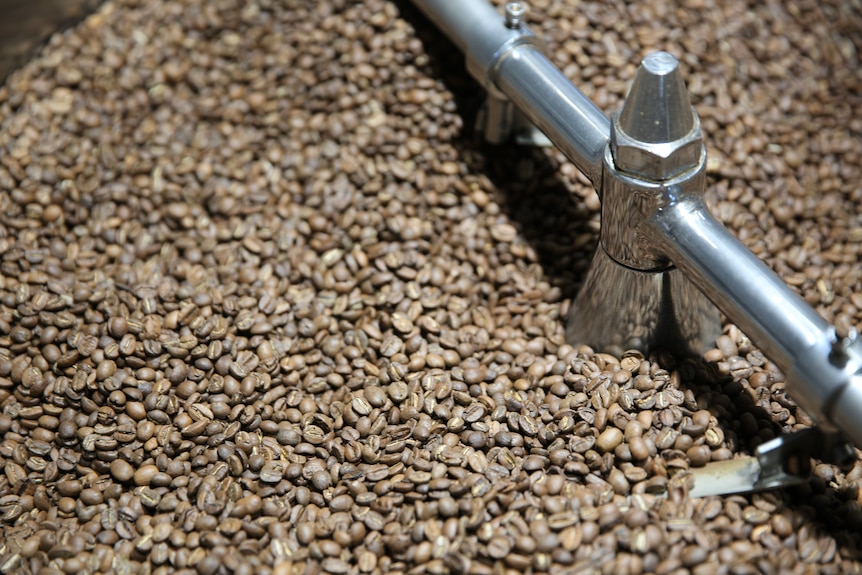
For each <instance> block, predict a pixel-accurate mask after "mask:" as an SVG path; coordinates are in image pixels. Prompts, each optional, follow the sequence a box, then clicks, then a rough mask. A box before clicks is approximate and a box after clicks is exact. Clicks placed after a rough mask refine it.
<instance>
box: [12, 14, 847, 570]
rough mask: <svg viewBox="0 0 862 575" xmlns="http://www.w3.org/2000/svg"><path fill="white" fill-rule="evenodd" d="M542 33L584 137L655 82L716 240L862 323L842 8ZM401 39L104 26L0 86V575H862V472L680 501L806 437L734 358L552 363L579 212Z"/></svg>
mask: <svg viewBox="0 0 862 575" xmlns="http://www.w3.org/2000/svg"><path fill="white" fill-rule="evenodd" d="M77 1H78V0H74V1H72V2H68V3H67V4H69V6H72V5H73V4H75V3H77ZM494 4H495V6H496V7H497V8H498V9H502V4H503V2H501V1H497V0H495V2H494ZM534 4H535V5H532V4H531V6H530V14H529V19H530V26H531V29H533V31H534V32H535V33H536V35H537V36H538V37H540V38H542V40H543V42H545V43H546V44H547V53H548V55H549V57H550V58H551V60H552V61H553V62H554V63H555V64H556V65H557V66H559V67H560V69H561V70H562V73H563V75H564V76H567V77H568V78H569V79H570V80H572V81H573V82H574V84H575V85H577V86H578V87H579V88H580V89H582V90H583V91H584V92H585V94H586V95H587V96H588V97H589V98H591V99H592V100H593V101H594V102H595V103H596V104H597V105H598V107H599V108H600V109H602V110H603V111H605V112H606V113H612V112H613V111H614V110H618V109H619V108H620V106H621V104H622V101H623V98H624V97H625V95H626V91H627V89H628V86H629V85H630V82H631V79H632V74H633V71H634V69H635V66H636V65H637V62H638V60H640V59H641V58H642V57H643V55H644V54H647V53H649V52H651V51H654V50H659V49H662V50H669V51H671V52H673V53H674V54H675V55H676V56H678V57H679V58H680V60H681V61H682V62H683V63H684V64H685V66H684V68H685V70H684V76H685V81H686V84H687V86H688V89H689V92H690V93H691V99H692V103H693V104H694V106H695V108H696V110H697V111H698V113H699V116H700V121H701V125H702V127H703V131H704V136H705V140H706V146H707V149H708V154H709V155H708V158H707V164H706V169H707V173H708V176H709V177H708V180H709V182H708V185H709V188H710V190H709V193H710V195H711V196H712V197H713V200H714V201H713V202H712V203H711V206H712V209H713V210H714V214H715V215H716V217H717V218H718V219H719V220H720V221H721V222H722V223H724V224H725V225H726V226H727V227H728V228H729V229H730V231H731V233H732V234H734V235H735V236H736V237H738V238H740V240H741V241H742V242H743V243H745V244H746V245H747V246H748V247H750V248H751V249H752V250H753V251H754V253H756V254H757V255H758V256H759V257H761V258H762V259H764V260H765V261H766V263H767V264H769V265H770V266H772V267H773V268H774V269H775V270H776V271H777V272H778V273H779V274H780V275H781V276H782V278H783V279H785V280H786V281H787V282H788V283H789V284H790V286H791V289H793V290H796V291H797V292H798V293H800V294H801V295H802V296H803V297H804V298H805V299H806V301H807V302H808V303H809V304H811V305H812V306H813V307H814V308H816V311H817V312H818V313H819V314H821V315H822V316H823V317H824V318H826V319H827V320H828V321H829V322H830V323H832V324H835V325H836V326H837V331H838V333H839V334H848V333H850V331H851V330H852V329H853V327H854V326H858V325H859V324H860V323H862V312H860V310H862V296H860V295H859V294H858V293H855V292H857V291H858V289H859V288H858V286H859V285H862V276H860V274H862V272H861V271H860V270H859V266H858V265H856V263H857V262H858V261H859V256H860V249H862V248H860V246H862V227H860V225H859V222H858V221H857V218H855V216H854V214H856V213H858V207H859V203H860V202H862V195H860V194H859V192H858V190H857V189H856V188H854V186H853V185H851V184H850V182H856V181H858V180H859V176H860V173H862V143H860V142H862V140H860V138H858V137H855V136H858V135H859V134H860V133H862V122H861V121H860V120H859V118H862V103H860V101H859V98H858V97H857V95H858V93H859V90H860V88H862V86H860V75H859V74H858V69H857V68H858V62H857V57H856V53H857V52H858V49H859V44H858V41H856V37H855V36H854V34H853V32H852V31H854V30H858V29H859V28H860V27H862V13H860V11H859V10H858V9H857V8H855V7H854V6H853V5H852V3H850V4H848V3H839V2H834V1H827V2H821V3H817V4H816V5H815V4H814V3H802V4H799V5H793V6H775V5H772V4H770V5H763V6H761V5H754V4H751V3H741V2H738V1H735V0H732V1H729V2H723V3H713V4H709V3H703V2H691V7H692V8H696V9H692V10H666V9H664V8H662V7H661V6H659V5H652V4H650V5H644V6H639V7H638V8H637V10H634V11H633V10H632V9H631V7H629V6H625V5H623V3H620V2H611V3H610V4H608V3H599V2H593V1H588V2H579V3H575V2H574V1H573V0H564V1H562V2H557V3H547V2H536V3H534ZM695 5H696V6H695ZM64 10H65V4H64ZM413 12H414V11H411V10H406V9H404V6H400V5H397V4H396V3H392V2H389V1H387V0H369V1H368V2H362V3H343V2H340V3H339V2H328V1H327V2H319V3H301V2H300V3H293V4H290V5H283V3H272V2H263V1H258V0H253V1H251V2H244V3H243V2H230V1H225V2H215V3H207V5H206V7H205V8H202V7H201V6H200V3H197V2H192V1H190V0H179V1H178V2H173V3H166V2H162V1H161V0H152V1H151V2H132V1H130V0H116V1H114V2H111V3H106V4H104V5H103V6H102V7H101V8H100V9H98V11H96V12H95V13H93V14H91V15H90V16H89V17H86V18H80V19H78V20H75V21H74V22H72V25H71V27H70V28H68V29H67V30H65V31H64V32H63V33H61V34H58V35H55V36H54V37H53V38H52V39H51V40H50V41H49V42H48V44H47V45H46V46H44V48H42V50H41V51H40V52H38V54H36V55H35V56H33V57H32V59H31V60H29V61H28V62H26V63H23V64H22V65H21V67H20V68H19V69H18V70H16V71H14V72H12V73H11V74H10V75H8V77H7V78H6V80H5V83H4V84H3V85H2V87H0V146H2V148H3V150H4V152H3V154H2V160H0V190H2V191H3V193H2V194H0V197H2V202H0V203H2V204H3V209H2V210H0V225H2V229H3V230H9V232H8V233H3V234H0V272H2V273H0V455H2V459H3V461H4V468H3V472H4V477H5V478H6V481H7V483H8V485H9V488H10V489H7V490H6V491H4V492H3V493H4V495H3V496H2V497H0V522H2V523H3V526H4V527H5V528H6V530H7V531H8V532H9V534H10V537H9V544H8V545H7V547H8V552H7V553H6V554H5V555H3V556H2V557H0V571H8V572H17V571H19V570H29V571H33V572H34V573H35V572H40V573H41V572H45V573H48V572H51V573H53V572H55V571H56V572H58V573H59V572H68V573H72V572H82V571H87V570H93V571H100V572H102V571H105V572H106V571H110V570H115V571H118V572H123V573H136V572H147V573H152V574H153V575H164V574H166V573H168V572H172V571H176V572H178V573H183V574H184V575H185V574H186V573H192V572H194V573H202V574H206V573H218V572H221V571H225V572H230V573H235V574H237V575H246V574H252V573H260V574H261V575H273V574H280V575H281V574H286V573H294V572H299V571H301V570H302V569H306V570H309V569H310V570H312V571H314V570H315V569H317V570H321V571H325V572H330V573H342V572H351V571H352V570H355V569H358V570H359V572H361V573H373V572H378V571H379V572H387V571H392V572H398V573H401V572H403V573H413V572H419V571H426V572H429V573H445V572H459V573H461V572H463V573H475V574H483V573H493V572H498V571H506V570H511V571H513V572H527V571H536V572H550V573H555V572H566V571H567V570H571V571H572V572H581V571H585V570H587V571H588V570H590V569H592V570H596V571H601V572H607V573H616V572H620V573H622V572H626V573H629V572H630V573H641V572H666V573H670V572H675V571H680V570H686V569H689V570H692V571H693V572H700V571H704V572H706V571H708V570H709V569H713V570H718V571H722V570H731V571H734V570H736V571H739V570H743V571H744V570H745V569H746V568H748V567H744V565H752V567H750V568H748V569H749V570H751V569H755V570H760V571H765V572H782V571H786V570H788V569H791V568H792V566H793V565H796V564H817V566H818V569H819V570H821V571H823V572H853V571H854V570H859V566H860V565H859V561H858V559H856V558H855V557H854V556H853V555H852V554H850V553H848V552H847V549H850V548H854V547H858V546H860V544H862V541H860V540H859V539H860V536H859V535H858V533H859V530H858V529H857V527H858V526H859V524H860V517H859V516H858V513H857V512H855V511H854V509H855V507H854V506H855V499H856V489H855V487H854V486H855V485H856V483H858V480H859V477H860V475H862V466H859V465H857V466H855V467H853V466H850V467H849V468H837V467H834V466H832V465H829V464H826V463H818V464H816V467H815V473H814V475H815V478H814V480H813V481H812V482H811V483H810V484H806V485H805V486H802V487H800V489H802V490H803V491H804V492H805V493H804V495H805V497H803V498H802V499H805V500H806V501H809V502H810V504H809V505H803V504H801V503H799V502H798V501H795V499H796V498H790V499H786V500H785V499H783V498H780V497H778V496H772V495H769V494H766V495H755V496H749V495H746V496H744V497H739V496H732V495H728V496H722V497H707V498H703V499H700V500H697V499H691V498H690V497H689V498H686V484H685V479H686V477H688V476H687V474H686V473H687V472H686V470H688V469H689V468H692V470H693V471H695V472H696V471H697V468H699V467H701V466H703V465H707V464H709V463H710V462H713V461H722V460H728V459H733V458H736V457H739V456H745V455H750V454H752V453H753V451H754V449H756V448H757V446H758V445H760V444H762V443H763V442H764V441H767V440H769V439H770V438H772V437H775V436H777V435H779V434H783V433H788V432H791V431H793V430H796V429H800V428H804V427H806V426H809V425H811V424H812V423H813V422H812V421H811V420H810V418H809V417H808V416H807V415H806V414H805V413H804V412H803V411H801V410H799V409H798V408H797V406H796V404H795V402H794V401H793V399H792V397H791V395H792V394H789V393H788V392H787V389H786V382H785V376H784V374H781V373H780V372H779V371H778V370H777V368H776V367H775V366H774V365H773V364H772V363H770V361H769V360H770V359H774V358H767V357H766V356H765V355H764V354H763V353H762V352H761V351H760V350H759V349H757V348H756V342H752V341H751V340H749V339H748V338H747V337H746V335H745V334H743V333H742V332H741V331H740V330H739V329H738V328H737V327H736V326H734V325H730V324H728V325H726V326H724V331H723V333H722V335H721V336H720V337H719V338H718V340H717V341H716V342H715V344H716V345H715V347H714V348H713V349H711V350H708V351H707V352H706V354H705V356H704V358H703V359H704V360H705V361H700V360H696V361H694V360H691V359H686V358H682V357H679V358H672V357H671V356H669V355H667V354H664V353H655V354H652V355H650V356H646V357H645V356H644V355H643V354H642V353H640V352H637V351H635V350H619V351H621V354H620V355H619V356H617V355H612V354H607V353H597V352H598V351H600V350H595V349H592V348H589V347H587V344H589V343H591V342H566V341H565V338H564V334H565V325H564V320H565V318H566V317H567V315H568V313H567V312H568V308H569V307H570V306H571V301H572V298H573V297H574V296H575V295H576V290H577V289H578V286H580V285H581V284H582V283H583V278H584V274H585V273H586V270H587V268H588V267H589V262H590V260H591V258H592V255H593V251H594V246H595V245H596V242H597V230H598V227H599V226H598V221H599V213H598V212H599V209H600V207H601V205H600V198H599V195H598V194H596V193H595V191H594V190H593V189H592V188H591V187H590V186H589V185H588V184H587V183H586V181H585V180H584V179H583V177H582V176H581V175H579V174H578V172H577V169H576V168H575V167H574V166H573V165H572V164H571V163H570V162H568V161H565V158H563V156H562V155H560V154H559V153H558V152H553V151H552V152H549V153H542V154H532V153H529V152H527V153H525V152H524V150H522V149H516V148H513V147H507V146H502V147H500V146H498V147H495V148H494V149H493V151H492V150H491V149H490V148H486V147H484V146H480V145H477V141H478V140H477V139H476V137H475V136H476V134H475V130H474V128H473V126H472V125H470V123H467V124H465V119H467V116H466V115H465V114H464V110H469V109H473V107H474V106H475V105H476V103H477V102H479V100H480V99H481V97H482V93H481V91H478V92H477V91H475V90H466V89H464V86H465V84H464V79H465V78H466V77H467V76H466V75H465V74H466V73H465V71H464V67H463V61H464V57H465V56H464V54H462V53H460V52H459V51H458V50H457V49H456V48H454V47H453V46H451V45H446V44H445V43H440V42H433V41H429V40H431V39H434V38H442V37H443V34H442V33H441V31H439V30H437V29H435V28H434V27H433V25H432V24H431V23H430V22H428V21H426V20H424V19H423V18H421V17H418V16H417V15H416V14H414V13H413ZM20 25H21V26H24V22H23V20H22V21H20ZM0 28H2V26H0ZM671 31H682V32H680V33H671ZM3 36H4V35H3V34H0V37H3ZM6 36H9V35H6ZM9 37H10V38H11V36H9ZM3 45H4V44H3V42H2V39H0V52H2V50H3V48H2V46H3ZM730 54H732V56H733V57H732V62H731V64H732V65H729V62H730V59H729V56H728V55H730ZM285 63H287V64H285ZM812 190H816V193H814V192H813V191H812ZM740 273H741V274H743V275H744V274H745V270H740ZM635 304H636V305H639V304H638V302H635ZM608 328H609V329H614V328H615V326H608ZM827 484H828V485H827ZM27 486H30V487H27ZM824 518H828V521H826V522H825V523H828V524H829V525H830V526H833V527H835V529H829V530H824V529H822V526H823V525H824V524H825V523H824V520H823V519H824ZM33 521H35V523H33V525H36V523H39V525H41V526H42V527H39V528H38V529H37V528H36V527H33V529H36V530H35V531H34V530H33V529H30V527H32V526H29V523H28V522H33ZM21 529H23V530H24V531H22V532H28V533H31V534H30V535H26V533H25V535H23V536H21V537H19V538H18V539H20V541H19V540H18V539H16V535H15V532H16V531H15V530H19V531H20V530H21ZM28 529H29V531H28ZM839 532H840V533H842V537H843V539H842V540H841V542H840V544H839V542H838V540H837V539H836V537H837V536H836V533H839ZM776 549H780V550H781V552H780V553H776V552H775V550H776ZM740 558H742V559H744V560H741V559H740ZM746 558H747V559H746ZM752 558H754V559H752ZM740 565H743V566H742V567H741V566H740ZM29 571H28V572H29Z"/></svg>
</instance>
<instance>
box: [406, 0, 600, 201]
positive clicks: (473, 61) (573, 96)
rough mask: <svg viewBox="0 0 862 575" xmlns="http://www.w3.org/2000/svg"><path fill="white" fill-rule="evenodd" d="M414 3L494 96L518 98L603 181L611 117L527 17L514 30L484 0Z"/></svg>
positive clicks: (543, 128)
mask: <svg viewBox="0 0 862 575" xmlns="http://www.w3.org/2000/svg"><path fill="white" fill-rule="evenodd" d="M414 4H416V6H418V7H419V9H420V10H422V12H423V13H425V14H426V15H427V16H428V18H430V19H431V21H432V22H434V23H435V24H436V25H437V26H438V27H439V28H440V29H441V30H442V31H443V32H444V33H445V34H446V35H447V36H448V37H449V38H450V39H451V40H452V42H454V43H455V45H456V46H458V47H459V48H460V49H461V50H462V51H464V53H465V55H466V58H467V69H468V70H469V71H470V73H471V74H472V75H473V77H475V78H476V79H477V80H478V81H479V82H480V83H481V84H482V85H483V86H485V88H486V89H487V90H488V91H489V93H490V95H491V96H492V97H506V98H509V99H510V100H511V101H512V102H514V103H515V104H516V105H517V106H518V108H519V109H520V110H522V111H523V112H524V114H525V115H526V116H527V117H528V118H529V119H530V120H531V121H532V122H533V123H535V125H536V126H538V128H539V129H540V130H541V131H542V132H543V133H544V134H545V135H547V136H548V137H549V138H550V139H551V140H552V141H553V142H554V143H555V144H556V145H557V147H558V148H559V149H560V151H562V152H563V153H564V154H565V155H566V157H568V158H569V159H570V160H571V161H572V163H574V164H575V166H577V167H578V169H580V170H581V171H582V172H583V173H584V174H585V175H586V176H587V177H588V178H589V179H590V181H591V182H592V183H593V185H595V186H596V187H599V186H600V185H601V175H602V156H603V155H604V150H605V147H606V146H607V142H608V139H609V138H610V121H609V120H608V118H607V116H605V115H604V113H602V111H601V110H599V108H598V107H596V105H595V104H593V103H592V102H591V101H590V99H589V98H587V97H586V96H585V95H584V94H583V93H581V91H580V90H578V89H577V88H576V87H575V86H573V85H572V83H571V82H569V81H568V79H567V78H566V77H565V76H563V74H562V72H560V70H559V69H557V67H556V66H554V65H553V63H551V61H550V60H548V58H547V57H546V56H545V55H544V53H543V52H542V46H541V43H540V42H539V41H538V39H536V37H535V36H534V35H533V34H532V32H530V31H529V29H528V27H527V26H525V25H524V24H523V22H521V19H522V18H523V15H519V16H518V20H519V24H518V26H517V27H514V28H513V27H510V26H508V25H507V21H509V22H511V21H512V16H511V15H507V16H504V15H503V14H500V13H498V12H497V11H496V9H494V7H493V6H491V5H490V4H488V3H487V2H484V1H469V2H453V1H452V0H414ZM511 4H516V3H511Z"/></svg>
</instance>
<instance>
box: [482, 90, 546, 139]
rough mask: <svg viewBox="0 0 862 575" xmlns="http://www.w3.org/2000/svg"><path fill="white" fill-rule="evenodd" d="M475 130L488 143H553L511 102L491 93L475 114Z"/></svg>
mask: <svg viewBox="0 0 862 575" xmlns="http://www.w3.org/2000/svg"><path fill="white" fill-rule="evenodd" d="M476 131H477V132H480V133H481V134H482V135H483V136H484V138H485V141H486V142H488V143H490V144H504V143H506V142H509V141H514V142H515V143H516V144H518V145H519V146H535V147H540V148H547V147H551V146H553V145H554V143H553V142H551V140H550V139H548V137H547V136H546V135H545V134H543V133H542V131H541V130H540V129H539V128H537V127H536V125H535V124H533V122H531V121H530V119H529V118H527V116H526V115H525V114H524V113H523V112H521V111H520V110H519V109H518V108H517V106H515V105H514V104H512V102H510V101H509V100H506V99H504V98H497V97H494V96H491V95H489V96H488V98H487V99H486V100H485V103H484V104H482V107H481V108H480V109H479V114H478V115H477V116H476Z"/></svg>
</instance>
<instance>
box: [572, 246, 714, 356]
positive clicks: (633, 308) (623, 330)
mask: <svg viewBox="0 0 862 575" xmlns="http://www.w3.org/2000/svg"><path fill="white" fill-rule="evenodd" d="M574 309H575V310H577V311H576V312H575V313H574V314H573V315H572V316H571V317H570V320H569V323H568V325H567V327H566V340H568V341H574V342H589V343H590V345H592V346H593V347H594V348H595V349H597V350H600V351H606V352H609V353H613V354H615V355H618V356H619V355H622V353H623V352H624V351H626V350H628V349H640V350H644V349H649V348H662V349H666V350H668V351H671V352H673V353H676V354H680V355H683V354H687V353H691V352H695V353H703V352H705V351H706V349H707V346H708V345H709V344H710V343H711V342H714V341H715V338H716V337H718V336H719V335H720V334H721V331H720V328H721V323H720V317H719V314H718V310H717V309H716V308H715V306H714V305H712V303H711V302H710V301H709V300H708V299H706V297H704V295H703V293H702V292H701V291H700V290H698V289H697V288H696V287H694V285H692V283H691V282H690V281H688V279H686V277H685V276H684V275H683V274H682V272H680V271H679V270H677V269H668V270H666V271H662V272H643V271H638V270H633V269H631V268H627V267H625V266H621V265H619V264H618V263H617V262H615V261H614V260H612V259H611V258H610V257H609V256H608V255H607V253H606V252H605V250H604V249H603V248H601V247H599V249H598V250H597V251H596V254H595V256H594V258H593V263H592V266H591V267H590V271H589V273H588V274H587V278H586V280H585V281H584V285H583V287H582V288H581V291H580V293H579V294H578V297H577V299H576V300H575V303H574Z"/></svg>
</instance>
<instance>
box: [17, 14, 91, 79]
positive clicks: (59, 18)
mask: <svg viewBox="0 0 862 575" xmlns="http://www.w3.org/2000/svg"><path fill="white" fill-rule="evenodd" d="M101 3H102V0H29V1H23V0H0V14H2V15H3V16H2V18H0V84H2V83H3V81H4V80H5V79H6V76H7V75H8V74H9V73H10V72H12V70H13V69H15V68H16V67H17V66H20V65H21V64H23V63H24V62H25V61H26V60H27V59H28V58H30V57H31V56H33V54H35V53H36V52H38V50H39V48H41V46H42V45H43V44H44V43H45V42H46V41H47V39H48V38H49V37H50V36H51V34H53V33H54V32H56V31H58V30H61V29H64V28H68V27H70V26H72V25H73V24H75V23H77V22H79V21H80V20H81V19H83V18H84V17H85V16H87V15H88V14H90V13H91V12H93V11H94V10H95V9H96V8H97V7H98V6H99V4H101Z"/></svg>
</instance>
